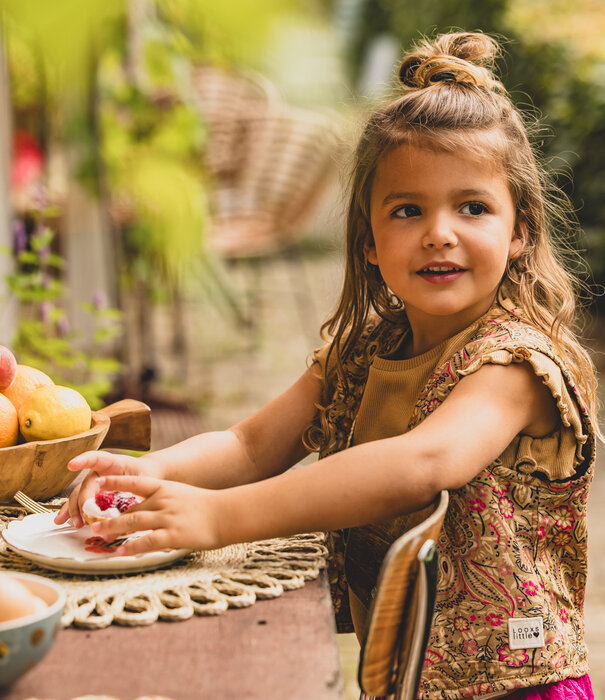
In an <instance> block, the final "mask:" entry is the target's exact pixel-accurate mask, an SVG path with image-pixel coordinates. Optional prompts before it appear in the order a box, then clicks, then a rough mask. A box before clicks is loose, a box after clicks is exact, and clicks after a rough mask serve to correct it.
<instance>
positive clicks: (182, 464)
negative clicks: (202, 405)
mask: <svg viewBox="0 0 605 700" xmlns="http://www.w3.org/2000/svg"><path fill="white" fill-rule="evenodd" d="M320 391H321V382H320V379H319V375H318V371H317V369H315V368H314V367H311V368H310V369H308V370H307V371H306V372H305V373H304V374H303V375H302V376H301V377H300V378H299V379H298V381H296V382H295V383H294V384H293V385H292V386H291V387H290V388H289V389H287V390H286V391H285V392H283V393H282V394H281V395H280V396H278V397H277V398H275V399H274V400H273V401H271V402H270V403H268V404H267V405H266V406H264V407H263V408H261V409H260V410H259V411H257V412H256V413H254V414H253V415H252V416H251V417H249V418H246V419H245V420H243V421H241V422H240V423H237V424H236V425H234V426H233V427H231V428H229V429H228V430H224V431H217V432H211V433H202V434H201V435H196V436H194V437H192V438H189V439H188V440H184V441H183V442H181V443H178V444H176V445H172V446H171V447H168V448H166V449H164V450H159V451H157V452H152V453H150V454H149V455H145V456H143V457H142V458H141V459H142V460H153V462H154V464H156V465H157V469H158V476H159V477H160V478H162V479H168V480H171V481H181V482H184V483H187V484H191V485H193V486H201V487H203V488H208V489H223V488H227V487H230V486H239V485H241V484H248V483H250V482H254V481H259V480H260V479H266V478H267V477H269V476H274V475H276V474H280V473H281V472H283V471H285V470H286V469H288V467H291V466H292V465H294V464H296V463H297V462H299V461H300V460H301V459H302V458H303V457H305V456H306V455H307V453H308V450H307V449H306V448H305V446H304V445H303V442H302V435H303V432H304V430H305V428H306V427H307V426H308V425H309V424H310V423H311V421H312V420H313V416H314V415H315V411H316V404H317V402H318V401H319V397H320Z"/></svg>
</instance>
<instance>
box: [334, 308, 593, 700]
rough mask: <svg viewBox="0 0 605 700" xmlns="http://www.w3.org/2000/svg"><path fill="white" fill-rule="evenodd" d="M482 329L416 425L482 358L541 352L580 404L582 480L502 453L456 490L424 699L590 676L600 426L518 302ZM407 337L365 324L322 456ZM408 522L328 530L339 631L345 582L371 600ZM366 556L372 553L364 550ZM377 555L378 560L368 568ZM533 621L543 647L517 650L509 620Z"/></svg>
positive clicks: (428, 390) (444, 368)
mask: <svg viewBox="0 0 605 700" xmlns="http://www.w3.org/2000/svg"><path fill="white" fill-rule="evenodd" d="M476 325H477V330H476V332H475V333H474V335H473V336H472V338H471V340H470V342H468V343H467V344H466V345H465V346H464V347H462V348H460V349H459V350H458V351H456V352H455V353H454V354H453V355H452V356H451V357H450V358H449V359H448V360H447V361H446V362H445V363H443V364H441V366H439V367H437V368H436V369H435V371H434V372H433V373H432V375H431V376H430V378H429V380H428V382H427V384H426V386H425V388H424V389H423V391H422V392H421V393H420V395H419V396H418V399H417V401H416V405H415V408H414V410H413V413H412V416H411V419H410V424H409V428H410V429H411V428H413V427H414V426H416V425H418V424H419V423H420V422H421V421H422V420H424V418H426V417H427V416H428V415H430V413H431V412H432V411H434V410H435V409H436V408H437V407H438V406H439V405H440V404H441V403H442V402H443V401H444V400H445V399H446V397H447V396H448V394H449V392H450V391H451V390H452V389H453V387H454V386H455V385H456V384H457V382H458V381H459V380H460V379H461V378H462V377H463V376H465V375H467V374H470V373H471V372H473V371H475V370H477V369H478V368H479V367H481V365H483V364H484V363H486V362H499V363H501V364H507V363H510V362H521V361H524V360H527V361H528V362H529V364H530V366H534V364H533V358H535V357H536V355H538V356H543V357H546V358H550V360H551V361H552V362H554V365H556V368H557V369H558V370H560V373H561V375H562V379H563V384H564V386H565V390H566V391H567V392H568V394H569V396H571V397H573V400H574V401H575V403H576V405H577V408H578V412H579V416H580V427H578V428H577V429H576V458H575V467H576V471H575V476H574V477H573V478H570V479H565V480H560V481H549V480H548V479H546V478H545V476H544V474H543V473H540V472H539V470H537V469H536V464H535V463H533V462H532V460H531V459H530V458H528V459H527V463H525V464H522V463H520V461H519V460H517V461H516V462H515V464H514V465H511V464H510V463H509V464H507V463H506V460H503V459H500V458H499V459H497V460H496V461H495V462H493V463H492V464H490V465H489V466H488V467H487V468H486V469H484V470H483V471H482V472H481V473H480V474H479V475H478V476H476V477H475V478H474V479H472V480H471V481H470V482H469V483H468V484H466V485H465V486H463V487H462V488H459V489H457V490H455V491H452V492H450V506H449V509H448V513H447V515H446V519H445V524H444V528H443V530H442V533H441V537H440V541H439V543H438V548H439V579H438V589H437V599H436V605H435V612H434V616H433V622H432V629H431V634H430V637H429V642H428V647H427V651H426V655H425V662H424V668H423V672H422V677H421V681H420V689H419V693H418V697H419V698H423V699H425V700H433V699H434V700H436V699H437V698H464V697H474V696H480V695H484V694H489V693H495V692H499V691H509V692H513V691H514V690H515V689H517V688H523V687H527V686H533V685H539V684H546V683H552V682H555V681H558V680H561V679H563V678H568V677H578V676H581V675H583V674H586V673H588V662H587V650H586V646H585V643H584V620H583V604H584V592H585V584H586V572H587V538H586V501H587V497H588V490H589V485H590V482H591V479H592V471H593V464H594V455H595V439H594V430H593V428H592V425H591V422H590V419H589V417H588V414H587V411H586V409H585V407H584V406H583V404H582V401H581V398H580V396H579V394H578V392H577V389H576V387H575V384H574V382H573V379H572V377H571V375H570V373H569V371H568V370H567V368H566V367H565V364H564V362H563V361H562V359H561V358H560V357H558V356H557V354H556V353H555V352H554V350H553V347H552V343H551V341H550V340H549V339H548V338H547V337H546V336H545V335H544V334H543V333H541V332H540V331H538V330H536V329H535V328H534V327H533V326H531V325H529V324H528V323H527V322H525V321H524V320H523V319H522V318H521V317H520V315H519V313H518V311H516V310H514V309H513V308H512V307H511V306H510V303H507V302H506V300H504V303H502V302H500V303H498V304H496V305H494V307H493V308H492V309H491V310H490V311H489V312H488V313H487V314H486V315H485V316H483V317H482V318H481V319H479V321H478V322H477V324H476ZM400 338H401V328H396V327H394V326H393V325H392V324H388V323H386V322H384V321H379V322H377V323H373V324H369V325H368V327H367V328H366V331H365V333H364V335H363V336H362V338H361V339H360V341H359V343H358V345H357V347H356V349H355V352H354V353H353V355H352V357H351V358H350V360H349V361H348V363H347V365H346V366H345V371H346V372H347V377H348V387H347V389H345V388H344V387H343V386H341V385H340V384H339V382H338V381H336V382H335V386H333V387H331V388H330V391H329V395H331V397H332V399H333V401H334V403H333V404H332V406H331V408H330V413H329V416H328V417H329V420H330V421H331V426H332V429H333V434H332V436H333V437H335V440H333V442H332V446H331V448H330V449H329V450H328V449H326V450H323V451H322V452H320V457H325V456H327V455H328V454H331V453H333V452H336V451H339V450H341V449H345V448H346V447H347V446H348V445H349V444H350V440H351V436H352V433H353V430H354V422H355V415H356V413H357V410H358V408H359V405H360V402H361V397H362V395H363V390H364V386H365V380H366V378H367V374H368V371H369V367H370V365H371V363H372V360H373V359H374V357H376V356H378V355H383V354H387V353H388V352H389V349H390V348H392V347H393V346H394V344H395V343H396V342H398V340H399V339H400ZM503 358H505V359H503ZM534 370H535V371H536V372H537V373H538V374H539V375H540V376H541V377H542V380H543V381H544V382H545V383H547V381H548V380H549V379H550V378H549V377H548V375H545V373H544V372H543V371H541V370H540V369H539V368H538V367H537V366H534ZM551 390H552V387H551ZM553 395H554V398H555V399H556V401H557V405H558V406H559V409H560V411H561V418H562V421H563V423H564V424H567V425H569V420H568V416H567V415H566V414H567V412H568V406H565V404H564V401H563V400H562V397H561V396H560V395H557V394H556V393H555V392H554V391H553ZM521 461H522V460H521ZM407 527H409V523H407V524H406V519H405V518H401V519H395V520H393V521H389V522H387V523H384V526H382V527H381V526H380V525H372V526H368V527H367V528H355V529H354V530H350V531H345V532H334V533H330V535H331V536H330V540H331V546H332V560H331V563H330V569H329V574H330V582H331V586H332V593H333V601H334V606H335V611H336V618H337V625H338V628H339V630H340V631H350V630H351V629H352V627H351V624H350V618H349V614H348V605H347V584H348V585H351V586H352V587H353V589H354V590H355V592H356V594H357V595H358V597H360V599H361V600H362V602H365V603H366V604H367V605H369V603H370V600H371V597H372V588H373V586H374V585H375V582H376V577H377V575H378V569H379V566H380V563H381V561H382V558H383V557H384V554H386V551H387V550H388V547H389V546H390V544H391V543H392V542H393V541H394V539H396V538H397V537H398V536H399V535H401V534H402V532H403V531H404V530H405V529H406V528H407ZM364 547H365V555H364V557H361V556H360V552H364ZM369 553H371V557H368V556H366V555H367V554H369ZM370 558H371V560H372V566H371V567H368V561H369V559H370ZM362 559H363V561H362ZM360 564H363V565H362V566H360ZM370 569H371V571H369V570H370ZM345 570H346V574H347V576H348V580H347V578H346V577H345ZM528 617H537V618H541V620H542V622H541V624H542V626H543V634H544V645H543V646H541V647H539V648H528V649H511V648H510V646H509V642H510V639H509V627H508V620H509V619H510V618H513V619H517V618H528Z"/></svg>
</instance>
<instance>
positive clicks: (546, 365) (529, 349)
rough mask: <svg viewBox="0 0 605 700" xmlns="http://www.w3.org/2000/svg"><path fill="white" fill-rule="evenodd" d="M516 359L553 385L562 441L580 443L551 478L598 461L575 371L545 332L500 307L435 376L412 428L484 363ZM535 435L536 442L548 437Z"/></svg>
mask: <svg viewBox="0 0 605 700" xmlns="http://www.w3.org/2000/svg"><path fill="white" fill-rule="evenodd" d="M513 362H516V363H520V362H528V363H529V365H530V366H531V367H532V369H533V370H534V372H535V373H536V375H537V376H538V377H539V378H540V379H541V381H542V382H543V383H544V384H545V385H546V386H547V387H548V389H549V390H550V392H551V393H552V396H553V398H554V400H555V402H556V405H557V408H558V409H559V412H560V415H561V422H562V425H563V428H562V432H567V433H568V435H567V436H563V435H562V436H561V437H562V439H561V440H560V441H559V442H560V443H566V444H571V445H573V446H575V454H574V457H573V460H572V461H571V462H570V465H569V468H568V469H563V471H560V472H559V473H554V474H549V476H550V477H551V478H569V477H571V476H573V474H574V473H575V472H576V471H577V468H578V466H579V465H580V464H582V462H584V461H586V460H588V464H589V465H590V464H592V462H593V460H594V443H595V439H594V429H593V427H592V424H591V421H590V418H589V416H588V411H587V409H586V407H585V406H584V404H583V402H582V400H581V397H580V395H579V394H578V390H577V388H576V385H575V383H574V380H573V378H572V376H571V374H570V372H569V370H568V369H567V367H566V366H565V364H564V362H563V361H562V359H561V358H560V357H559V356H558V355H557V354H556V352H555V351H554V348H553V345H552V342H551V341H550V339H549V338H548V337H547V336H546V335H545V334H544V333H542V332H541V331H539V330H537V329H536V328H534V327H533V326H531V325H529V324H528V323H526V322H525V321H523V320H522V319H521V318H519V317H518V316H516V315H514V314H513V313H512V312H510V311H508V310H504V311H503V310H502V309H500V310H499V311H497V310H496V311H495V312H494V313H490V314H488V315H487V316H485V317H484V319H483V322H482V323H481V324H480V325H479V327H478V329H477V332H476V333H475V334H474V336H473V338H471V340H470V341H469V342H468V343H467V344H466V345H465V346H464V347H463V348H461V349H460V350H459V351H457V352H456V353H455V354H454V355H453V356H452V357H451V358H449V359H448V360H447V361H446V362H445V363H444V364H442V365H441V366H440V367H438V368H437V369H436V371H435V372H434V373H433V374H432V375H431V377H430V378H429V380H428V382H427V385H426V387H425V388H424V390H423V391H422V392H421V394H420V396H419V398H418V401H417V403H416V406H415V408H414V411H413V413H412V416H411V420H410V428H411V427H414V426H415V425H417V424H418V423H420V422H421V421H422V420H423V418H425V417H426V416H427V415H429V414H430V413H432V412H433V411H434V410H435V409H436V408H437V407H438V406H439V405H440V404H441V403H442V402H443V401H444V400H445V398H446V397H447V395H448V394H449V393H450V391H451V390H452V389H453V387H454V386H455V385H456V384H457V383H458V381H460V379H461V378H462V377H465V376H468V375H469V374H472V373H473V372H476V371H477V370H478V369H480V368H481V367H482V366H483V365H484V364H500V365H509V364H511V363H513ZM565 438H567V439H565ZM570 438H571V439H570ZM529 439H530V440H533V441H534V442H536V443H539V442H540V441H541V440H542V438H529ZM587 443H589V444H588V446H587ZM555 471H556V470H555Z"/></svg>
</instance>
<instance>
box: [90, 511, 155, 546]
mask: <svg viewBox="0 0 605 700" xmlns="http://www.w3.org/2000/svg"><path fill="white" fill-rule="evenodd" d="M157 524H158V520H157V513H155V512H150V511H145V510H140V511H136V512H134V513H133V512H132V511H128V512H127V513H124V514H123V515H120V516H119V517H117V518H108V519H107V520H102V521H100V522H97V523H93V524H92V525H91V526H90V529H91V530H92V531H93V532H94V533H95V535H99V537H102V538H103V539H104V540H106V541H108V542H111V541H112V540H116V539H118V537H124V536H125V535H129V534H131V533H133V532H142V531H143V530H153V528H154V527H157Z"/></svg>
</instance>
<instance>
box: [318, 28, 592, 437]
mask: <svg viewBox="0 0 605 700" xmlns="http://www.w3.org/2000/svg"><path fill="white" fill-rule="evenodd" d="M498 54H499V45H498V43H497V42H496V41H495V40H494V39H492V38H491V37H489V36H488V35H485V34H482V33H478V32H461V33H451V34H444V35H441V36H439V37H437V38H436V39H435V40H434V41H428V40H424V41H422V42H421V43H420V44H418V45H417V46H416V47H415V48H414V49H413V50H412V51H411V52H410V53H409V54H408V55H406V56H405V57H404V59H403V62H402V63H401V66H400V70H399V82H400V84H401V85H400V88H399V92H400V94H399V95H397V96H394V97H391V98H390V99H389V101H388V102H387V103H386V104H385V105H384V106H383V107H382V108H380V109H378V110H377V111H375V112H374V113H373V114H372V115H371V117H370V118H369V120H368V121H367V123H366V126H365V129H364V130H363V133H362V135H361V138H360V140H359V143H358V146H357V150H356V153H355V157H354V163H353V168H352V172H351V181H350V198H349V203H348V212H347V225H346V267H345V276H344V282H343V288H342V292H341V295H340V299H339V302H338V305H337V308H336V310H335V311H334V313H333V314H332V315H331V317H330V318H328V320H327V321H326V322H325V323H324V324H323V326H322V334H323V336H324V337H328V336H330V337H331V338H332V344H331V348H330V353H329V356H328V361H327V362H326V366H325V375H326V376H325V381H326V385H329V384H330V383H331V381H332V380H333V378H334V375H335V374H336V375H338V377H339V378H340V379H341V380H342V382H343V385H344V386H347V383H346V376H345V372H344V369H343V363H344V362H345V361H346V360H347V358H348V357H349V356H350V354H351V352H352V351H353V348H354V347H355V344H356V343H357V342H358V340H359V337H360V334H361V333H362V331H363V329H364V327H365V326H366V324H367V322H368V320H369V318H370V317H371V316H372V315H374V314H377V315H378V316H379V317H381V318H382V319H384V320H386V321H389V322H392V323H394V324H398V323H401V322H403V321H404V319H405V304H404V301H403V302H402V301H401V300H399V299H397V298H396V297H394V295H393V294H392V292H391V291H390V290H389V289H388V287H387V286H386V284H385V283H384V281H383V279H382V277H381V275H380V271H379V270H378V268H377V267H375V266H373V265H369V264H368V262H367V261H366V257H365V254H364V245H365V244H366V243H368V242H371V240H372V229H371V224H370V196H371V192H372V185H373V181H374V175H375V173H376V168H377V166H378V163H379V161H380V159H381V158H383V157H384V156H385V155H386V154H387V153H389V152H390V151H391V150H393V149H395V148H397V147H399V146H401V145H403V144H410V145H413V146H418V147H421V148H427V149H431V150H435V151H439V152H447V153H460V152H465V153H469V152H470V154H471V155H472V156H474V157H476V158H478V159H488V160H489V161H490V162H492V163H494V164H495V166H496V167H499V169H500V171H501V172H502V173H503V174H504V176H505V177H506V179H507V181H508V186H509V188H510V192H511V195H512V198H513V201H514V204H515V207H516V212H517V222H523V224H524V226H523V227H520V229H522V230H523V231H525V239H524V245H523V249H522V251H521V254H520V255H518V257H516V258H515V259H514V260H510V261H509V264H508V265H507V268H506V271H505V274H504V276H503V279H502V281H501V290H502V293H503V294H504V295H505V296H507V297H508V298H510V299H511V301H512V302H513V303H514V304H515V306H518V307H520V308H521V309H522V310H523V311H522V312H523V315H524V318H526V320H527V321H528V322H529V323H531V324H532V325H534V326H535V327H536V328H538V329H539V330H541V331H543V332H544V333H545V334H547V335H548V336H549V337H550V338H551V339H552V342H553V344H554V347H555V349H556V350H557V352H559V353H560V354H561V355H562V356H563V357H564V358H565V359H566V362H567V364H568V366H569V368H570V371H571V372H572V374H573V377H574V380H575V381H576V383H577V385H578V387H579V390H580V392H581V395H582V397H583V401H584V403H585V405H586V407H587V409H588V412H589V415H590V417H591V420H592V421H593V423H594V426H595V429H596V430H597V431H598V423H597V420H596V410H597V409H596V378H595V372H594V367H593V363H592V361H591V359H590V356H589V355H588V353H587V352H586V350H585V349H584V348H583V347H582V345H581V343H580V342H579V338H578V327H577V321H578V319H577V309H576V301H577V299H578V294H579V292H580V288H583V286H584V285H582V283H581V282H580V281H579V279H578V278H577V277H576V276H575V275H574V274H572V272H571V271H570V269H569V268H570V265H569V263H568V262H567V261H568V260H569V258H570V256H571V257H573V248H572V245H571V243H567V245H565V243H562V241H565V240H566V238H567V240H568V241H569V240H570V239H573V237H575V236H577V234H578V231H579V227H578V223H577V219H576V218H575V216H574V213H573V209H572V207H571V205H570V203H569V200H568V199H567V198H566V197H565V195H564V194H563V193H562V192H561V191H560V190H558V188H557V187H556V186H555V185H554V182H553V181H552V178H551V177H550V175H549V174H548V170H547V168H546V167H545V166H544V165H543V164H542V163H541V161H540V158H539V156H538V155H537V153H535V152H534V149H533V147H532V145H531V143H530V136H531V126H530V122H529V121H526V119H525V117H524V116H523V115H522V113H521V112H520V111H519V110H518V109H517V108H516V107H515V106H514V105H513V103H512V101H511V99H510V98H509V96H508V95H507V93H506V90H505V88H504V87H503V85H502V84H501V83H500V82H499V81H498V80H497V79H496V78H495V77H494V72H493V67H494V61H495V59H496V58H497V56H498ZM555 234H556V239H557V242H558V245H557V246H555V243H554V237H555ZM328 400H329V397H328ZM327 410H328V406H323V407H320V414H321V413H322V412H323V413H325V412H326V411H327ZM322 422H323V421H322V416H321V415H320V416H319V420H318V421H317V422H316V423H315V429H314V430H313V429H310V430H309V431H307V434H306V442H307V444H308V446H309V447H311V448H312V449H320V448H321V447H322V446H324V445H323V444H322V443H323V442H324V440H322V438H321V433H322V432H323V431H322V430H319V431H318V430H317V425H318V424H321V423H322Z"/></svg>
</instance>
